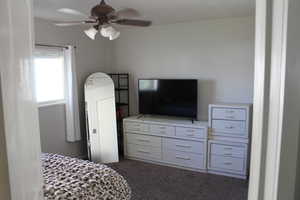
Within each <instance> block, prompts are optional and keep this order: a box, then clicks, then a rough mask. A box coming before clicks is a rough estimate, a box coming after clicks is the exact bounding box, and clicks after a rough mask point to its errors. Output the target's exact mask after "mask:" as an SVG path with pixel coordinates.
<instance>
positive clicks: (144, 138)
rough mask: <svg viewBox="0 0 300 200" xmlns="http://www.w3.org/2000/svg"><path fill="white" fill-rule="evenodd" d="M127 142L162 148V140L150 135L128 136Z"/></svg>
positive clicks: (129, 134) (130, 134) (128, 134)
mask: <svg viewBox="0 0 300 200" xmlns="http://www.w3.org/2000/svg"><path fill="white" fill-rule="evenodd" d="M126 142H127V143H129V144H138V145H149V146H153V147H159V148H161V143H162V142H161V138H160V137H155V136H149V135H139V134H132V133H127V134H126Z"/></svg>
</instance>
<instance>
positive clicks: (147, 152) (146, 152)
mask: <svg viewBox="0 0 300 200" xmlns="http://www.w3.org/2000/svg"><path fill="white" fill-rule="evenodd" d="M138 152H140V153H145V154H150V152H149V151H142V150H138Z"/></svg>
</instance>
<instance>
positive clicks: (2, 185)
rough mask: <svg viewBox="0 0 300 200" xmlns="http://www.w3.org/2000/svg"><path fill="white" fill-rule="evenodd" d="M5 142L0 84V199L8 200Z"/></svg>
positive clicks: (8, 188)
mask: <svg viewBox="0 0 300 200" xmlns="http://www.w3.org/2000/svg"><path fill="white" fill-rule="evenodd" d="M0 82H1V80H0ZM5 141H6V138H5V129H4V113H3V102H2V90H1V83H0V194H1V198H3V199H10V187H9V176H8V174H9V172H8V160H7V152H6V143H5Z"/></svg>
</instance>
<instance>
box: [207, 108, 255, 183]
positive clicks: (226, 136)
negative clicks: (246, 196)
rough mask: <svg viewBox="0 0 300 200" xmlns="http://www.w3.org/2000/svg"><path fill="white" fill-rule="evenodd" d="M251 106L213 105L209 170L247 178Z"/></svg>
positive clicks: (211, 109)
mask: <svg viewBox="0 0 300 200" xmlns="http://www.w3.org/2000/svg"><path fill="white" fill-rule="evenodd" d="M251 108H252V107H251V105H249V104H212V105H209V138H208V156H207V158H208V159H207V168H208V172H210V173H215V174H221V175H227V176H233V177H237V178H247V176H248V168H249V146H250V132H251V130H250V129H251Z"/></svg>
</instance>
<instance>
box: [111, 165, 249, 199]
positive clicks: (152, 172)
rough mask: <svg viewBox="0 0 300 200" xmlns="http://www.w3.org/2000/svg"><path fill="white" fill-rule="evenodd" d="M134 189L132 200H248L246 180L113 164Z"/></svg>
mask: <svg viewBox="0 0 300 200" xmlns="http://www.w3.org/2000/svg"><path fill="white" fill-rule="evenodd" d="M110 167H112V168H113V169H115V170H116V171H117V172H119V173H120V174H122V175H123V176H124V177H125V178H126V180H127V181H128V183H129V185H130V186H131V188H132V193H133V195H132V200H247V192H248V183H247V181H244V180H240V179H235V178H228V177H224V176H218V175H212V174H206V173H199V172H192V171H187V170H182V169H177V168H173V167H165V166H159V165H154V164H149V163H144V162H139V161H133V160H122V161H121V162H120V163H114V164H110Z"/></svg>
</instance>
